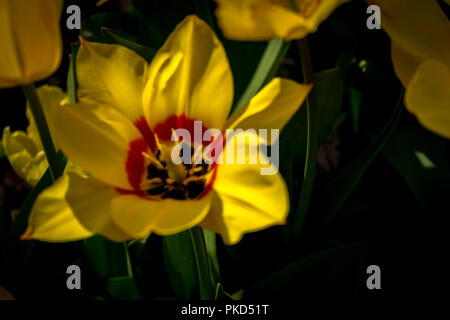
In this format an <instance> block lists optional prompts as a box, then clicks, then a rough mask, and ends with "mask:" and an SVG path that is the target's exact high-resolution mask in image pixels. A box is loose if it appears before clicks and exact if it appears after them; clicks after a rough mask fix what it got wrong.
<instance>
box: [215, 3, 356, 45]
mask: <svg viewBox="0 0 450 320" xmlns="http://www.w3.org/2000/svg"><path fill="white" fill-rule="evenodd" d="M348 1H350V0H326V1H323V0H322V1H321V0H296V1H295V4H296V8H295V10H294V8H292V7H291V5H290V3H289V2H290V1H288V0H218V9H217V11H216V15H217V19H218V21H219V25H220V27H221V29H222V31H223V33H224V35H225V36H226V37H227V38H230V39H234V40H249V41H258V40H269V39H272V38H284V39H286V40H293V39H300V38H303V37H305V36H306V35H307V34H308V33H312V32H315V31H316V30H317V28H318V26H319V25H320V24H321V23H322V22H323V21H324V20H325V19H326V18H328V16H329V15H330V14H331V13H332V12H333V11H334V10H335V9H336V8H337V7H338V6H340V5H341V4H343V3H345V2H348Z"/></svg>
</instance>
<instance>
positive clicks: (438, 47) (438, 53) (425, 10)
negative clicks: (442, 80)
mask: <svg viewBox="0 0 450 320" xmlns="http://www.w3.org/2000/svg"><path fill="white" fill-rule="evenodd" d="M368 2H369V3H371V4H375V5H378V6H380V9H381V17H382V18H381V23H382V26H383V28H384V29H385V30H386V32H387V33H388V34H389V36H390V37H391V39H392V43H393V44H394V46H397V47H398V48H399V49H401V51H400V50H395V51H393V62H394V66H395V69H396V71H397V70H408V68H409V69H415V68H416V67H418V66H419V64H420V63H421V62H423V61H425V60H428V59H436V60H440V61H442V62H443V63H444V64H446V65H447V66H450V54H449V52H450V41H448V39H450V22H449V20H448V18H447V17H446V16H445V14H444V12H443V11H442V10H441V8H440V6H439V4H438V3H437V1H434V0H433V1H407V0H397V1H392V0H368ZM398 52H401V53H403V55H399V56H397V54H398ZM405 54H408V55H410V56H411V57H409V58H407V59H406V60H405V59H404V56H405ZM413 61H415V65H414V66H410V67H407V66H403V65H404V64H406V63H412V62H413ZM412 75H413V73H412V72H411V71H410V72H407V73H406V72H405V73H401V74H399V77H400V79H401V80H402V82H403V85H404V86H405V87H407V86H408V83H409V80H410V79H411V78H410V77H411V76H412Z"/></svg>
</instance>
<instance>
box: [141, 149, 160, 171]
mask: <svg viewBox="0 0 450 320" xmlns="http://www.w3.org/2000/svg"><path fill="white" fill-rule="evenodd" d="M142 155H143V156H144V158H146V159H147V160H149V161H150V163H152V164H154V165H155V166H156V167H157V168H158V169H160V170H164V166H163V165H162V164H161V162H160V161H159V160H158V159H157V158H156V157H155V156H154V155H153V154H150V153H147V152H142Z"/></svg>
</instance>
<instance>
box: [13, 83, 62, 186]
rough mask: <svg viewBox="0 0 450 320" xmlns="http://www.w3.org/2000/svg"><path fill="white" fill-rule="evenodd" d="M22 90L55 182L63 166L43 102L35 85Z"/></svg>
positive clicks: (29, 85)
mask: <svg viewBox="0 0 450 320" xmlns="http://www.w3.org/2000/svg"><path fill="white" fill-rule="evenodd" d="M22 90H23V92H24V93H25V96H26V97H27V100H28V103H29V105H30V109H31V113H32V114H33V118H34V121H35V122H36V126H37V128H38V131H39V136H40V138H41V142H42V146H43V147H44V151H45V155H46V156H47V160H48V164H49V168H50V174H51V176H52V179H53V181H55V180H56V179H57V178H58V177H59V176H60V175H61V174H62V170H61V166H60V164H59V161H58V157H57V155H56V149H55V146H54V144H53V140H52V137H51V135H50V131H49V130H48V126H47V121H46V120H45V116H44V111H43V110H42V105H41V102H40V101H39V97H38V95H37V92H36V88H35V86H34V84H32V83H30V84H26V85H23V86H22Z"/></svg>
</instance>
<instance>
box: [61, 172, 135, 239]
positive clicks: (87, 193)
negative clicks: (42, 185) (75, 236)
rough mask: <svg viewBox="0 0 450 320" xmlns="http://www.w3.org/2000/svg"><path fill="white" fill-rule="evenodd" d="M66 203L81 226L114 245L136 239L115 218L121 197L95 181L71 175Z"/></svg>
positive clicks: (110, 188)
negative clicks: (114, 202)
mask: <svg viewBox="0 0 450 320" xmlns="http://www.w3.org/2000/svg"><path fill="white" fill-rule="evenodd" d="M67 176H68V184H67V185H66V187H67V191H66V201H67V203H68V204H69V206H70V208H71V209H72V211H73V214H74V215H75V217H76V218H77V219H78V221H79V222H80V224H81V225H82V226H83V227H84V228H86V229H87V230H89V231H91V232H92V233H95V234H100V235H102V236H104V237H106V238H108V239H110V240H111V241H116V242H122V241H126V240H130V239H132V238H133V236H132V235H130V234H127V233H126V232H125V231H124V230H122V229H121V228H119V227H118V226H117V225H116V224H115V222H114V220H113V218H112V213H111V212H112V203H113V200H114V199H116V198H117V197H120V196H121V195H120V193H119V192H118V191H117V190H116V189H115V188H113V187H110V186H108V185H106V184H104V183H102V182H101V181H98V180H96V179H94V178H89V177H82V176H79V175H77V174H73V173H68V174H67Z"/></svg>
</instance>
